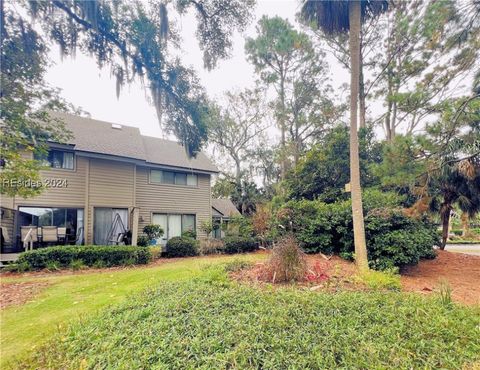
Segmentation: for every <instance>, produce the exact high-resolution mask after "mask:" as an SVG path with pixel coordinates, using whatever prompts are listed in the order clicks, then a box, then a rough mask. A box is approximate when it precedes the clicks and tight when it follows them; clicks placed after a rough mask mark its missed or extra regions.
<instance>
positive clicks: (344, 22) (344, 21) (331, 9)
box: [301, 0, 388, 270]
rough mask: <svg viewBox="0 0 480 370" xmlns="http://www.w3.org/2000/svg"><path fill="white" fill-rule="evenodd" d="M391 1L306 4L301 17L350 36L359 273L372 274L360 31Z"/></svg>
mask: <svg viewBox="0 0 480 370" xmlns="http://www.w3.org/2000/svg"><path fill="white" fill-rule="evenodd" d="M387 8H388V1H383V0H364V1H358V0H357V1H355V0H348V1H338V0H337V1H335V0H333V1H332V0H330V1H316V0H307V1H305V2H304V4H303V7H302V11H301V16H302V18H303V19H304V20H306V21H307V22H310V23H312V24H313V26H314V27H316V28H320V29H321V30H322V31H323V32H325V33H327V34H335V33H345V32H350V34H349V46H350V63H351V80H350V189H351V193H352V215H353V233H354V242H355V260H356V263H357V266H358V268H359V270H368V259H367V243H366V239H365V227H364V223H363V207H362V189H361V185H360V160H359V155H358V134H357V116H358V112H357V111H358V91H359V82H360V30H361V24H362V22H363V21H365V20H366V19H367V18H369V17H373V16H376V15H378V14H380V13H382V12H385V11H386V10H387Z"/></svg>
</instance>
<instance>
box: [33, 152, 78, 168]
mask: <svg viewBox="0 0 480 370" xmlns="http://www.w3.org/2000/svg"><path fill="white" fill-rule="evenodd" d="M36 159H38V160H42V161H43V162H44V163H45V165H47V166H50V167H52V168H59V169H64V170H73V152H66V151H63V150H57V149H51V150H49V151H48V154H47V155H46V156H44V157H40V158H36Z"/></svg>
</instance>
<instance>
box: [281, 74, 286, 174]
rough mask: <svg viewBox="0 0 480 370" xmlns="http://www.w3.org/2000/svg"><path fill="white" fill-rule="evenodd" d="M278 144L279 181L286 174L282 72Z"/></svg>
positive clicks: (283, 81)
mask: <svg viewBox="0 0 480 370" xmlns="http://www.w3.org/2000/svg"><path fill="white" fill-rule="evenodd" d="M280 105H281V106H280V110H281V112H280V134H281V138H280V144H281V148H282V154H281V162H280V179H281V180H283V179H285V174H286V173H287V159H286V154H287V145H286V139H285V131H286V125H285V77H284V76H283V71H280Z"/></svg>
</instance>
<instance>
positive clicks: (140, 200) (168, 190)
mask: <svg viewBox="0 0 480 370" xmlns="http://www.w3.org/2000/svg"><path fill="white" fill-rule="evenodd" d="M149 172H150V170H149V169H148V168H147V167H137V184H136V188H137V191H136V198H137V199H136V203H137V207H139V216H140V221H139V225H138V230H139V233H140V234H141V233H142V230H143V227H144V226H145V225H148V224H150V223H151V222H152V213H180V214H194V215H196V228H197V235H198V237H199V238H206V236H207V235H206V234H205V233H204V232H203V231H201V230H200V225H201V224H202V223H203V222H205V221H209V220H211V217H212V206H211V195H210V175H205V174H198V186H197V187H190V186H182V185H167V184H152V183H150V181H149Z"/></svg>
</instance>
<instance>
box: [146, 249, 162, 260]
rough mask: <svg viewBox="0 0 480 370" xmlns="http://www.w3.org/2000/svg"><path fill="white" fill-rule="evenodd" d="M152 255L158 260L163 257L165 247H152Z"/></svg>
mask: <svg viewBox="0 0 480 370" xmlns="http://www.w3.org/2000/svg"><path fill="white" fill-rule="evenodd" d="M148 249H150V253H151V254H152V259H154V260H156V259H159V258H160V257H161V256H162V251H163V247H162V246H150V247H148Z"/></svg>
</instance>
